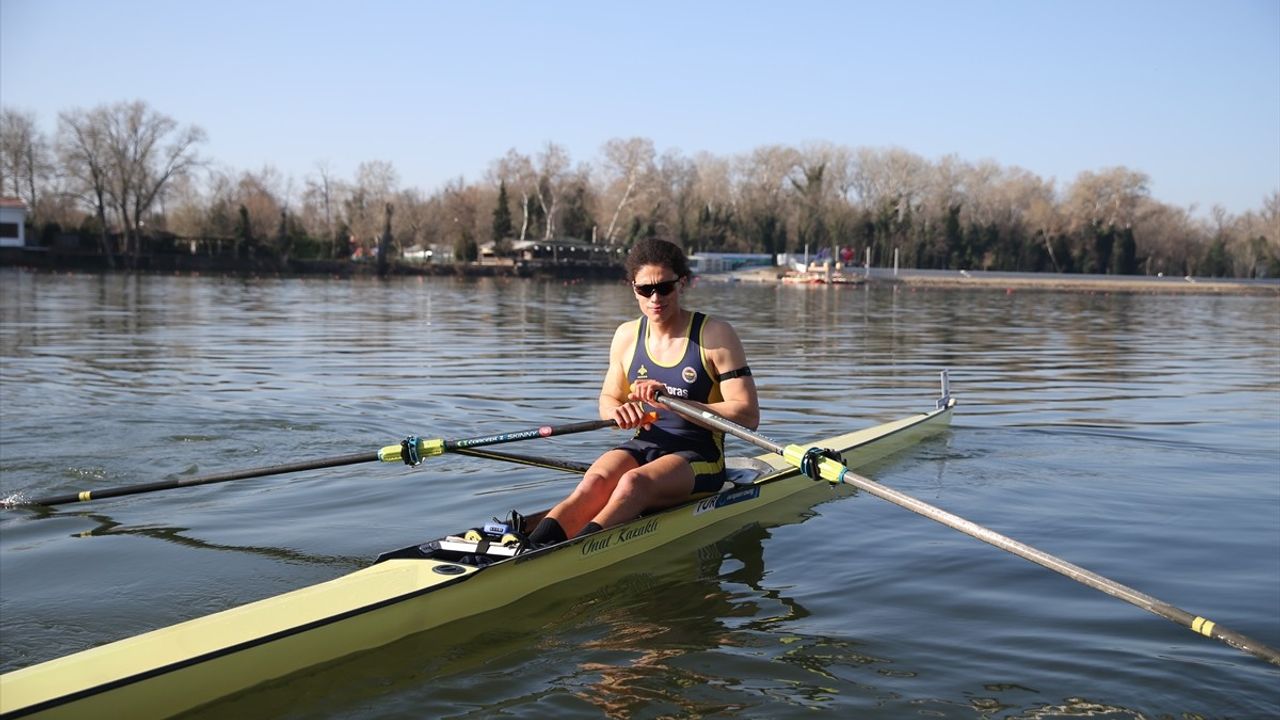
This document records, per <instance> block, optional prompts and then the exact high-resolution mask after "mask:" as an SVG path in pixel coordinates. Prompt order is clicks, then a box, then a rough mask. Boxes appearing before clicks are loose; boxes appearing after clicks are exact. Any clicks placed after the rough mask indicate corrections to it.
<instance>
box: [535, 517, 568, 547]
mask: <svg viewBox="0 0 1280 720" xmlns="http://www.w3.org/2000/svg"><path fill="white" fill-rule="evenodd" d="M568 539H569V536H568V535H566V534H565V532H564V528H562V527H560V523H559V521H557V520H556V519H555V518H542V521H541V522H539V523H538V527H536V528H534V529H533V532H531V533H529V542H531V543H534V544H536V545H554V544H556V543H560V542H564V541H565V540H568Z"/></svg>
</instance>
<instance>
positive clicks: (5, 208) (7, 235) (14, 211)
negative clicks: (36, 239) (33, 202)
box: [0, 197, 27, 247]
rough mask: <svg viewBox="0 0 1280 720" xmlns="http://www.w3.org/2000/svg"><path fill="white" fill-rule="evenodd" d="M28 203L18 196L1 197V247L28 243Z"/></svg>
mask: <svg viewBox="0 0 1280 720" xmlns="http://www.w3.org/2000/svg"><path fill="white" fill-rule="evenodd" d="M26 228H27V204H26V203H24V202H22V201H21V200H19V199H18V198H9V197H0V247H22V246H24V245H26V244H27V229H26Z"/></svg>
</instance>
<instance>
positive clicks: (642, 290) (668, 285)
mask: <svg viewBox="0 0 1280 720" xmlns="http://www.w3.org/2000/svg"><path fill="white" fill-rule="evenodd" d="M678 282H680V278H676V279H675V280H664V281H662V282H659V283H652V284H649V285H637V284H635V283H631V287H632V289H634V290H635V291H636V294H637V295H643V296H645V297H653V294H654V293H658V294H659V295H670V294H671V291H672V290H675V289H676V283H678Z"/></svg>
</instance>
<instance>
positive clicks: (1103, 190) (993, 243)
mask: <svg viewBox="0 0 1280 720" xmlns="http://www.w3.org/2000/svg"><path fill="white" fill-rule="evenodd" d="M205 140H206V135H205V133H204V131H203V130H201V129H200V128H199V127H197V126H194V125H183V124H181V123H179V122H177V121H175V120H174V119H172V118H170V117H169V116H167V115H165V114H164V113H162V112H159V111H157V110H155V109H154V108H152V107H150V106H149V105H148V104H147V103H145V102H141V101H133V102H119V103H111V104H104V105H100V106H97V107H94V108H89V109H81V108H77V109H72V110H67V111H64V112H61V113H59V115H58V118H57V127H56V131H55V132H54V134H53V135H52V136H48V135H46V134H44V133H43V132H41V131H40V129H39V126H38V123H37V118H36V117H35V115H34V114H32V113H29V112H22V111H18V110H14V109H3V110H0V195H5V196H16V197H19V198H21V199H22V200H23V201H24V202H25V203H26V205H27V207H28V208H29V209H30V214H31V220H30V222H31V225H32V227H33V229H34V230H35V233H36V234H37V236H39V237H43V238H49V237H53V236H57V235H61V234H65V233H79V234H81V235H83V236H86V237H92V238H94V239H95V242H96V243H97V244H98V247H99V249H100V250H101V251H102V252H104V253H106V254H108V255H109V256H118V257H122V258H126V259H127V258H128V257H130V256H131V255H132V256H136V254H137V253H139V252H141V249H142V247H143V245H144V242H147V241H151V240H153V239H154V238H155V237H158V236H164V237H168V238H170V239H172V238H180V239H182V240H184V241H186V242H187V243H188V245H189V247H190V248H191V249H192V251H199V252H204V251H208V252H213V250H212V248H215V247H216V248H221V249H222V250H221V251H227V250H226V249H227V248H233V249H232V250H231V252H235V253H237V254H238V255H241V256H247V255H249V254H259V253H262V254H267V255H270V256H272V257H276V258H288V257H291V256H292V257H307V258H346V257H349V256H351V255H352V254H353V253H372V252H373V251H374V249H375V247H376V245H377V244H378V243H379V242H380V241H383V242H389V243H390V247H391V249H392V252H393V253H395V252H402V251H404V250H406V249H408V248H411V247H412V248H423V249H435V250H437V251H446V252H444V253H443V254H445V255H448V254H450V253H451V254H452V255H453V257H455V258H457V259H462V260H466V259H474V258H475V257H476V256H477V254H478V252H479V249H480V247H481V246H482V245H486V244H488V243H493V250H494V252H495V253H496V254H498V255H502V254H504V253H507V252H509V251H510V250H511V247H512V243H513V242H516V241H520V240H537V239H543V240H550V239H577V240H580V241H584V242H589V243H593V244H597V245H601V246H606V247H609V248H625V247H627V246H628V245H629V244H630V243H632V242H634V241H635V240H636V239H638V238H642V237H651V236H653V237H662V238H667V239H670V240H673V241H675V242H678V243H680V244H681V245H683V246H684V247H685V248H686V249H688V250H690V251H706V252H763V253H782V252H801V251H803V250H804V249H806V248H807V249H809V250H811V251H817V250H819V249H825V248H831V247H841V248H844V247H848V248H851V249H852V250H853V251H854V253H855V257H857V258H859V259H862V258H864V257H865V253H866V252H867V251H868V250H869V251H870V254H871V258H872V264H874V265H881V266H883V265H888V264H890V263H892V262H893V258H894V256H895V253H896V254H897V257H898V259H899V262H900V264H901V265H902V266H903V267H916V268H929V269H981V270H1004V271H1023V272H1063V273H1104V274H1105V273H1110V274H1147V275H1155V274H1157V273H1164V274H1168V275H1175V274H1176V275H1200V276H1215V277H1280V189H1278V190H1276V191H1273V192H1272V193H1271V194H1270V195H1269V196H1267V197H1265V198H1262V207H1261V208H1260V209H1258V210H1256V211H1248V212H1245V213H1243V214H1239V215H1235V214H1231V213H1228V212H1226V211H1225V210H1224V209H1222V208H1221V207H1217V206H1215V207H1213V208H1211V209H1210V211H1209V213H1208V216H1207V217H1203V216H1197V214H1196V213H1195V208H1182V207H1177V206H1172V205H1168V204H1165V203H1162V202H1160V201H1158V200H1156V199H1155V198H1153V197H1152V196H1151V194H1150V190H1149V185H1150V178H1149V177H1148V176H1147V175H1146V174H1144V173H1142V172H1140V171H1137V170H1132V169H1129V168H1125V167H1112V168H1105V169H1100V170H1097V171H1086V172H1082V173H1080V174H1079V175H1078V176H1077V177H1076V178H1075V179H1074V180H1072V181H1071V182H1070V183H1069V184H1067V185H1065V186H1063V187H1058V186H1057V184H1056V182H1055V181H1054V180H1052V179H1049V180H1046V179H1044V178H1041V177H1040V176H1038V175H1036V174H1035V173H1032V172H1030V171H1027V170H1024V169H1022V168H1018V167H1006V166H1002V165H1000V164H998V163H996V162H993V161H989V160H984V161H978V162H971V161H967V160H964V159H962V158H959V157H957V156H955V155H948V156H945V157H942V158H940V159H937V160H929V159H926V158H923V157H921V156H919V155H917V154H915V153H912V152H910V151H908V150H905V149H901V148H868V147H847V146H843V145H836V144H830V143H813V144H809V145H805V146H803V147H791V146H785V145H768V146H762V147H758V148H756V149H754V150H752V151H750V152H747V153H744V154H741V155H735V156H731V157H723V156H717V155H713V154H710V153H705V152H702V153H696V154H694V155H691V156H690V155H686V154H683V153H681V152H680V151H677V150H667V151H665V152H662V153H659V152H658V150H657V149H656V148H655V146H654V144H653V142H652V141H651V140H649V139H647V138H641V137H634V138H617V139H612V140H609V141H608V142H606V143H604V145H603V146H602V147H601V148H600V151H599V155H598V156H597V157H596V158H593V159H591V160H586V161H577V162H575V161H574V160H573V159H572V158H571V157H570V154H569V152H568V150H567V149H566V148H565V147H564V146H562V145H559V144H557V143H555V142H548V143H546V144H545V145H544V146H543V147H541V148H540V149H538V150H536V151H534V152H531V153H522V152H520V151H518V150H516V149H511V150H509V151H507V152H506V154H505V155H503V156H501V157H498V158H496V159H494V160H493V161H492V162H491V163H490V165H489V168H488V170H487V171H486V173H485V175H484V177H483V178H480V179H478V180H474V181H467V180H465V179H464V178H461V177H459V178H457V179H455V180H451V181H449V182H447V183H445V184H444V186H443V187H441V188H439V189H436V190H435V191H433V192H430V193H427V192H424V191H422V190H420V189H418V188H410V187H404V186H403V185H402V184H401V182H400V178H399V174H398V172H397V171H396V169H395V166H394V165H393V164H392V163H390V162H387V161H381V160H376V161H369V162H365V163H362V164H360V165H359V167H358V168H357V169H356V172H355V174H354V176H353V177H349V178H342V177H338V176H337V175H336V174H335V173H334V172H333V171H332V170H331V169H330V168H329V166H328V165H327V164H325V163H323V162H321V163H317V164H316V166H315V168H314V170H313V171H312V172H311V173H309V174H308V175H307V176H306V177H304V178H300V179H299V178H294V177H289V176H285V175H283V174H281V173H280V172H279V171H278V170H276V169H274V168H272V167H264V168H262V169H260V170H239V169H229V168H225V167H219V166H218V165H217V164H216V163H214V162H212V161H211V160H209V159H207V158H204V157H202V156H201V155H200V154H199V150H200V146H201V145H202V144H203V143H204V142H205ZM384 239H385V240H384Z"/></svg>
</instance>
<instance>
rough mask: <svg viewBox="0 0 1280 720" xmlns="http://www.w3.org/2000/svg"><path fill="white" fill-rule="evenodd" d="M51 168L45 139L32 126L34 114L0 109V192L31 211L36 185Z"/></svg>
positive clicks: (35, 205)
mask: <svg viewBox="0 0 1280 720" xmlns="http://www.w3.org/2000/svg"><path fill="white" fill-rule="evenodd" d="M52 171H53V163H52V161H51V158H50V148H49V140H48V138H46V137H45V136H44V134H43V133H41V132H40V130H39V128H37V127H36V116H35V113H30V112H19V111H17V110H10V109H5V110H3V111H0V195H4V194H12V195H13V196H14V197H18V198H21V199H22V200H23V202H25V203H26V204H27V207H28V208H30V209H31V212H32V213H33V214H34V213H36V212H37V211H38V208H39V200H40V196H39V195H38V194H37V185H38V184H43V183H44V182H45V180H46V179H47V178H48V176H49V175H50V174H51V173H52Z"/></svg>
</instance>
